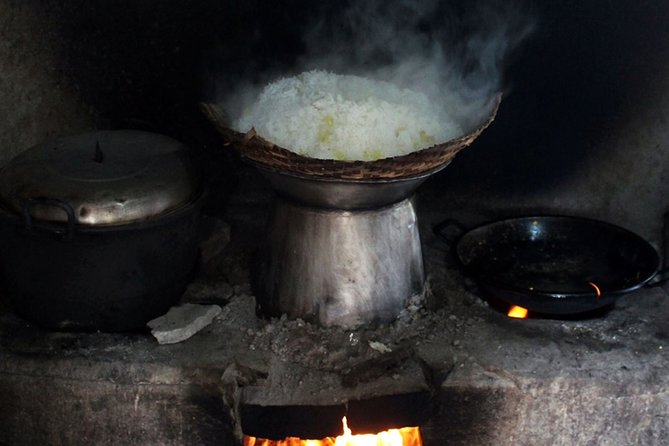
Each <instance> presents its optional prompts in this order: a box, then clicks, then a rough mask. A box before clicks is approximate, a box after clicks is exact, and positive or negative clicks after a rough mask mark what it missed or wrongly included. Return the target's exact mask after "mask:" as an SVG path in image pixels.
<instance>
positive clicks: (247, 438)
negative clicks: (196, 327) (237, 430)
mask: <svg viewBox="0 0 669 446" xmlns="http://www.w3.org/2000/svg"><path fill="white" fill-rule="evenodd" d="M432 409H433V405H432V397H431V395H430V393H429V392H427V391H425V392H409V393H405V394H396V395H383V396H377V397H371V398H366V399H361V400H349V401H347V402H343V403H341V404H333V405H321V406H314V405H289V406H283V405H281V406H280V405H277V406H261V405H258V404H244V403H242V404H241V406H240V418H241V428H242V432H243V433H244V436H243V444H244V446H345V445H346V446H366V445H378V446H419V445H422V444H423V443H422V436H421V433H420V425H421V424H423V423H425V422H426V421H427V420H428V419H429V418H430V417H431V416H432V415H433V410H432Z"/></svg>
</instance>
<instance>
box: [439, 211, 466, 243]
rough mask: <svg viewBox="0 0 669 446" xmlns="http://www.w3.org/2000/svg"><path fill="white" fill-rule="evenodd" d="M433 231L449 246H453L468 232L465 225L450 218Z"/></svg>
mask: <svg viewBox="0 0 669 446" xmlns="http://www.w3.org/2000/svg"><path fill="white" fill-rule="evenodd" d="M432 231H433V232H434V233H435V234H436V235H437V236H438V237H439V238H440V239H442V240H443V241H444V242H446V243H447V244H448V246H453V244H454V243H455V241H456V240H457V239H459V238H460V237H461V236H462V234H464V233H465V232H467V227H466V226H465V225H463V224H462V223H461V222H460V221H458V220H456V219H454V218H449V219H447V220H444V221H442V222H441V223H438V224H437V225H435V226H434V227H433V228H432Z"/></svg>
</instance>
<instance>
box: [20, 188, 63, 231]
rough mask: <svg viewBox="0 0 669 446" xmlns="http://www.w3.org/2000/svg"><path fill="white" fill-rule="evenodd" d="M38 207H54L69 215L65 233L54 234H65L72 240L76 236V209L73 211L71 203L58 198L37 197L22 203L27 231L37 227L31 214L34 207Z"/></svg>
mask: <svg viewBox="0 0 669 446" xmlns="http://www.w3.org/2000/svg"><path fill="white" fill-rule="evenodd" d="M37 205H41V206H53V207H57V208H59V209H61V210H62V211H63V212H65V214H66V215H67V226H66V229H65V231H54V232H56V233H58V234H65V236H66V237H67V238H72V236H73V235H74V223H75V217H74V209H72V206H71V205H70V204H69V203H67V202H65V201H62V200H58V199H56V198H44V197H35V198H28V199H25V200H23V202H22V203H21V208H22V211H23V223H24V225H25V227H26V229H28V230H31V229H32V228H34V227H35V224H34V221H33V216H32V215H31V214H30V211H31V210H32V208H33V207H35V206H37Z"/></svg>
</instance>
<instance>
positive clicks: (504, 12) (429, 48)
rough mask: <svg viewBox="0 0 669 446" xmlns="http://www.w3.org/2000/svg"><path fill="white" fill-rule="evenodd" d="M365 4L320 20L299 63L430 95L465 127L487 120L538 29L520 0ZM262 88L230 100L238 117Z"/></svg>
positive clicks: (368, 0)
mask: <svg viewBox="0 0 669 446" xmlns="http://www.w3.org/2000/svg"><path fill="white" fill-rule="evenodd" d="M464 3H465V4H464V5H459V6H458V5H455V6H454V5H453V3H452V2H445V1H441V0H358V1H355V0H353V1H351V2H350V4H349V5H348V6H347V7H346V9H345V10H344V11H343V12H342V13H339V14H336V15H332V14H329V15H327V16H324V17H320V18H318V17H317V18H316V19H315V20H314V21H313V23H312V24H311V26H310V27H309V28H308V29H307V31H306V32H305V34H304V44H305V48H306V51H305V53H304V54H303V55H301V57H299V59H298V62H297V63H296V64H295V66H293V67H291V68H290V69H288V70H286V71H285V72H282V73H272V74H271V75H269V77H267V78H265V79H263V80H264V81H269V80H271V76H272V75H274V76H275V77H279V76H281V77H284V76H291V75H295V74H298V73H299V72H301V71H306V70H310V69H321V70H329V71H332V72H335V73H338V74H353V75H358V76H362V77H366V78H371V79H376V80H384V81H388V82H391V83H393V84H396V85H397V86H399V87H402V88H408V89H411V90H414V91H418V92H422V93H424V94H426V95H427V96H428V97H429V98H432V100H433V101H434V102H435V103H438V104H440V106H443V107H444V108H446V109H448V112H449V114H450V115H451V116H454V118H455V119H456V120H457V121H458V124H459V125H460V126H461V127H462V128H465V129H471V128H473V127H474V126H476V125H478V124H479V123H481V121H482V120H483V119H485V117H486V116H487V115H488V114H489V112H490V106H491V105H492V102H493V101H492V99H493V98H494V97H495V96H496V95H497V94H499V93H501V92H502V90H503V89H504V85H503V73H504V68H505V61H506V60H507V58H508V56H509V55H510V53H511V52H512V51H513V49H514V48H516V47H517V46H518V44H519V43H521V42H522V41H523V40H524V39H525V38H526V37H527V36H528V35H529V34H530V33H531V31H532V29H533V27H534V22H533V20H532V19H531V18H530V17H529V14H528V13H527V12H526V11H524V10H523V9H522V7H521V6H520V5H519V4H517V3H516V2H514V1H471V2H464ZM262 86H263V85H260V84H257V83H256V84H246V85H243V86H237V88H235V94H233V95H230V96H228V97H227V98H226V100H225V101H224V107H225V108H226V110H227V111H228V113H229V114H230V116H231V117H232V118H234V117H236V116H238V115H239V114H240V113H241V112H242V110H243V109H244V108H245V107H246V106H248V105H249V104H250V101H252V100H253V99H254V98H255V97H256V96H257V94H258V92H259V91H260V89H261V88H262Z"/></svg>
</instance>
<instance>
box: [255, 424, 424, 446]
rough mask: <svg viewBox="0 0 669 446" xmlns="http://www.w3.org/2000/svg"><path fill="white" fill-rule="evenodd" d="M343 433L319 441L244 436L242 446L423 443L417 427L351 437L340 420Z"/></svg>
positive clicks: (400, 445)
mask: <svg viewBox="0 0 669 446" xmlns="http://www.w3.org/2000/svg"><path fill="white" fill-rule="evenodd" d="M342 424H343V430H344V433H343V434H342V435H339V436H337V437H326V438H323V439H319V440H303V439H301V438H297V437H288V438H286V439H283V440H268V439H264V438H255V437H251V436H248V435H246V436H244V446H422V444H423V441H422V439H421V436H420V430H419V428H418V427H403V428H401V429H388V430H386V431H383V432H379V433H377V434H356V435H353V432H351V429H349V427H348V424H347V422H346V417H344V418H342Z"/></svg>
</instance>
